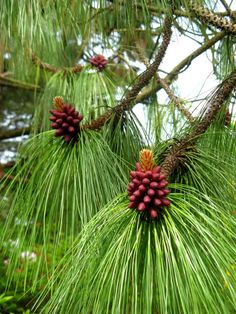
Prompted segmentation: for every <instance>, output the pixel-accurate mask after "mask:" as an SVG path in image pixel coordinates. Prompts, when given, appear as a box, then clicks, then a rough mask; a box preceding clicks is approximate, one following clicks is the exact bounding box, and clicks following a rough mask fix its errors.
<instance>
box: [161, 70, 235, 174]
mask: <svg viewBox="0 0 236 314" xmlns="http://www.w3.org/2000/svg"><path fill="white" fill-rule="evenodd" d="M235 88H236V69H235V70H234V71H233V72H232V73H231V75H230V76H229V77H228V78H227V79H226V80H225V81H224V82H223V83H222V84H221V85H220V86H219V88H218V89H217V91H216V92H215V94H214V95H213V96H212V98H211V100H210V101H209V104H208V110H207V111H206V113H205V115H204V116H203V118H202V120H201V121H200V122H198V124H196V126H195V127H194V128H193V130H192V131H191V132H190V133H188V134H187V135H186V136H185V137H183V138H182V139H180V141H179V142H177V143H176V144H174V145H173V146H172V148H171V149H170V151H169V153H168V154H167V156H166V158H165V160H164V161H163V163H162V172H163V173H164V174H165V175H166V177H169V176H170V175H171V174H172V173H173V171H174V170H175V169H176V168H177V167H178V166H179V165H180V163H181V159H182V158H184V155H185V154H186V152H187V151H188V150H189V149H191V147H192V146H193V145H194V144H195V142H196V140H197V139H198V137H199V136H200V135H201V134H203V133H204V132H206V130H207V129H208V128H209V126H210V125H211V123H212V122H213V121H214V119H215V117H216V115H217V113H218V112H219V111H220V109H221V108H222V105H223V104H224V102H225V101H226V100H227V99H228V98H229V96H230V94H231V92H232V90H233V89H235Z"/></svg>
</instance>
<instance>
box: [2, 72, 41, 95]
mask: <svg viewBox="0 0 236 314" xmlns="http://www.w3.org/2000/svg"><path fill="white" fill-rule="evenodd" d="M0 85H3V86H10V87H14V88H20V89H27V90H34V91H35V90H39V89H40V87H39V86H38V85H33V84H30V83H27V82H22V81H19V80H15V79H12V78H9V77H7V76H6V75H5V73H0Z"/></svg>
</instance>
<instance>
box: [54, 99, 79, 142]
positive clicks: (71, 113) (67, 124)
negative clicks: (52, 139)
mask: <svg viewBox="0 0 236 314" xmlns="http://www.w3.org/2000/svg"><path fill="white" fill-rule="evenodd" d="M50 113H51V114H52V116H51V117H50V118H49V119H50V120H51V121H52V124H51V126H52V128H53V129H56V132H55V136H63V137H64V140H65V142H67V143H69V142H70V141H71V140H72V139H75V140H77V138H78V134H79V131H80V121H81V120H82V119H83V116H82V115H80V114H79V113H78V112H77V111H76V110H75V108H74V107H73V106H72V105H70V104H62V105H61V107H60V108H59V109H52V110H50Z"/></svg>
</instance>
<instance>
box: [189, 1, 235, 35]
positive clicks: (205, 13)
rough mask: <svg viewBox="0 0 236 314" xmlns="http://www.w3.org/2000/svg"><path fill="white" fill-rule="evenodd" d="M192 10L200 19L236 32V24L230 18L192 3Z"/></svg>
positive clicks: (232, 32)
mask: <svg viewBox="0 0 236 314" xmlns="http://www.w3.org/2000/svg"><path fill="white" fill-rule="evenodd" d="M191 10H192V11H193V13H194V14H195V15H196V17H197V18H198V19H199V20H200V21H202V22H204V23H206V24H210V25H213V26H215V27H216V28H219V29H221V30H223V31H225V32H226V33H228V34H232V35H235V34H236V24H233V23H232V22H230V21H229V20H227V19H225V18H223V17H221V16H217V15H216V14H214V12H211V11H210V10H208V9H206V8H204V7H201V6H199V5H196V4H192V6H191Z"/></svg>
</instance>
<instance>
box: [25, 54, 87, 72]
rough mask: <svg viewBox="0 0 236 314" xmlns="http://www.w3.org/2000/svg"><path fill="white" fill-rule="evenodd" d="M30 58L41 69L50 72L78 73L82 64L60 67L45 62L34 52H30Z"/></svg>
mask: <svg viewBox="0 0 236 314" xmlns="http://www.w3.org/2000/svg"><path fill="white" fill-rule="evenodd" d="M31 59H32V62H33V63H34V64H35V65H36V66H39V67H40V68H41V69H43V70H46V71H48V72H52V73H57V72H65V73H79V72H80V71H81V70H82V68H83V66H82V65H79V64H78V65H75V66H74V67H70V68H60V67H55V66H53V65H51V64H48V63H45V62H43V61H41V60H40V58H39V57H38V56H36V54H35V53H31Z"/></svg>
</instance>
